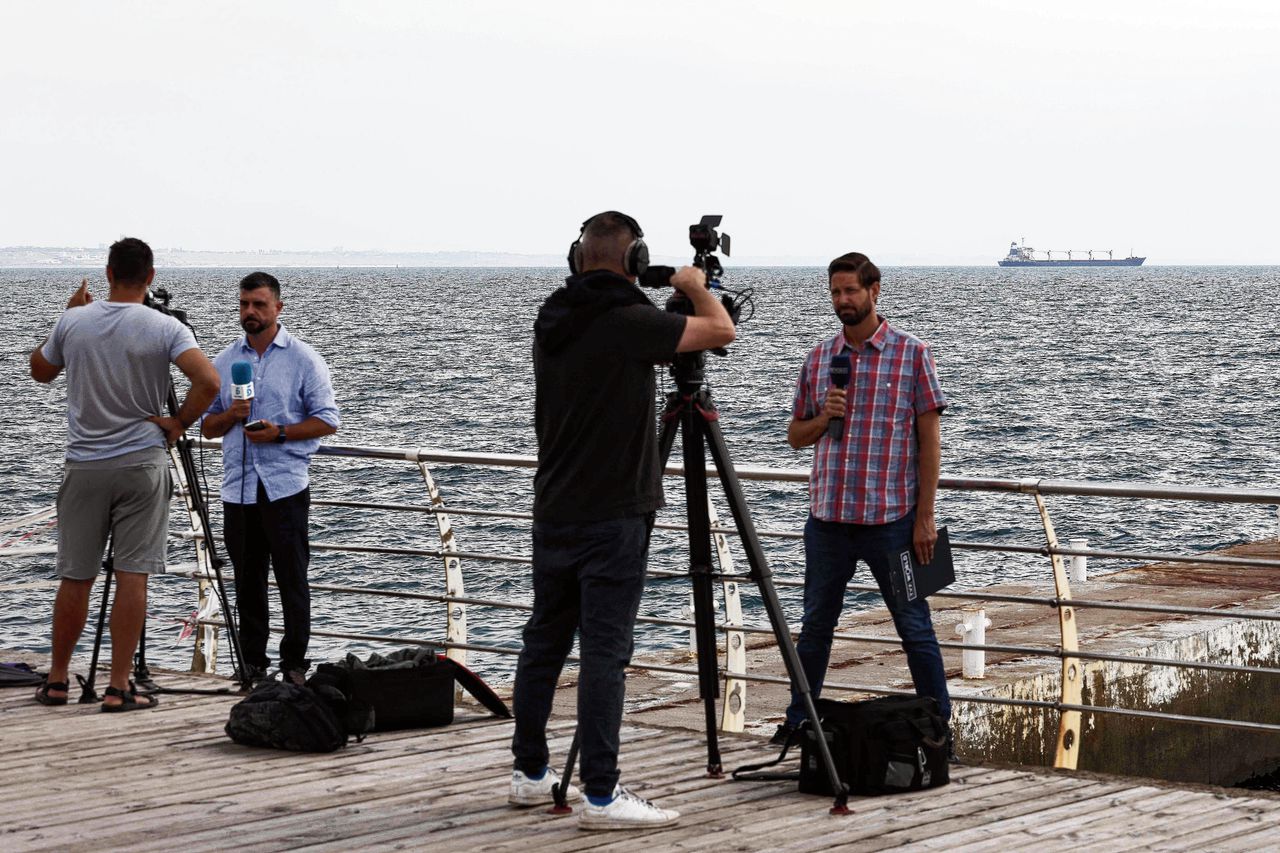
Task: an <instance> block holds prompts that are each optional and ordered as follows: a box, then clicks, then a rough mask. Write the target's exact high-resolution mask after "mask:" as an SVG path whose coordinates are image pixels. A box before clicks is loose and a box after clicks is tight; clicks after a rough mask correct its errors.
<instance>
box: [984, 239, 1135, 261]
mask: <svg viewBox="0 0 1280 853" xmlns="http://www.w3.org/2000/svg"><path fill="white" fill-rule="evenodd" d="M1055 253H1056V254H1059V255H1066V257H1065V258H1055V257H1054V254H1055ZM1043 254H1044V257H1037V256H1036V250H1035V249H1033V248H1031V247H1030V246H1028V245H1026V241H1025V240H1024V241H1023V244H1022V245H1019V244H1018V243H1016V242H1014V243H1010V244H1009V254H1008V255H1005V256H1004V257H1003V258H1001V259H1000V260H999V261H996V263H997V264H999V265H1000V266H1002V267H1140V266H1142V262H1143V261H1145V260H1146V258H1139V257H1136V256H1134V255H1133V254H1132V253H1130V255H1129V257H1127V258H1117V257H1115V253H1114V252H1113V251H1112V250H1111V249H1084V250H1080V249H1065V250H1064V249H1045V250H1044V252H1043ZM1103 254H1105V255H1106V257H1105V258H1103V257H1095V255H1098V256H1101V255H1103ZM1081 255H1083V256H1084V257H1080V256H1081Z"/></svg>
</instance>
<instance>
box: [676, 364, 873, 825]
mask: <svg viewBox="0 0 1280 853" xmlns="http://www.w3.org/2000/svg"><path fill="white" fill-rule="evenodd" d="M702 359H703V354H702V353H693V354H683V355H679V356H677V357H676V361H675V363H674V364H673V366H672V369H671V373H672V376H673V377H674V378H675V380H676V386H677V387H676V390H674V391H672V392H671V393H670V394H668V395H667V402H666V407H665V409H664V410H663V413H662V428H661V431H660V432H659V434H658V448H659V452H660V453H661V455H662V464H663V466H664V467H665V465H666V463H667V460H668V459H669V458H670V456H671V450H672V447H673V445H674V442H675V437H676V432H677V430H678V431H679V433H680V439H681V451H682V455H683V462H684V485H685V514H686V519H687V524H688V533H689V575H690V578H691V579H692V582H693V602H694V636H695V638H696V646H697V656H698V694H699V697H700V698H701V699H702V702H703V709H704V715H705V723H706V731H707V774H708V775H709V776H715V777H719V776H721V775H723V772H724V768H723V766H722V764H721V760H720V744H719V739H718V736H717V734H716V699H718V698H719V697H720V679H719V671H718V667H717V661H718V659H719V653H718V650H717V645H716V634H717V627H716V623H715V601H714V598H713V581H724V580H731V581H738V582H744V581H750V582H752V583H754V584H755V585H756V589H757V590H758V591H759V593H760V599H761V602H762V603H763V604H764V608H765V612H766V613H767V614H768V616H769V624H770V626H771V627H772V628H773V636H774V639H775V640H776V642H777V644H778V650H779V651H780V652H781V654H782V661H783V664H784V665H785V666H786V669H787V676H788V678H789V679H790V681H791V684H792V686H793V687H794V688H795V690H796V692H797V693H798V694H799V695H800V697H801V700H802V701H803V703H804V706H805V712H806V714H807V715H808V717H809V720H810V723H811V725H812V726H813V730H814V731H816V732H820V731H821V730H822V727H821V725H820V724H819V722H818V711H817V708H816V707H815V705H814V701H813V695H812V692H811V691H810V689H809V681H808V679H807V678H805V674H804V669H803V667H802V666H801V664H800V656H799V654H798V653H797V652H796V647H795V643H794V642H793V641H792V639H791V629H790V627H789V626H788V625H787V619H786V615H785V614H784V613H783V612H782V603H781V602H780V601H779V599H778V593H777V590H776V589H775V587H774V585H773V572H772V571H771V570H770V569H769V564H768V561H767V559H766V558H765V555H764V549H763V548H762V547H761V545H760V537H759V535H758V534H757V533H756V529H755V524H754V522H752V520H751V513H750V511H749V510H748V508H747V502H746V498H745V497H744V495H743V493H742V485H741V483H740V482H739V481H738V474H737V471H735V470H734V467H733V461H732V460H731V459H730V458H729V449H728V446H727V445H726V443H725V440H724V434H723V433H722V432H721V431H720V413H719V412H718V411H717V409H716V406H715V403H714V401H713V400H712V399H711V391H710V389H708V388H707V387H706V385H705V384H704V383H703V379H702ZM705 450H710V452H711V461H712V463H713V464H714V466H715V470H716V472H717V474H718V475H719V477H720V484H721V486H722V487H723V488H724V494H725V498H726V500H727V501H728V502H729V510H730V513H731V514H732V516H733V522H734V526H735V527H736V528H737V530H738V536H739V539H740V540H741V542H742V548H743V551H745V552H746V556H747V564H748V566H749V567H750V571H749V572H748V573H747V574H746V575H725V574H722V573H719V572H717V571H715V570H714V569H713V567H712V564H711V551H712V548H711V518H710V511H709V509H708V505H707V499H708V495H707V467H706V459H705V456H704V452H705ZM815 740H816V743H817V747H818V752H819V754H820V755H821V757H822V762H823V765H824V766H825V768H826V771H827V775H828V777H829V779H830V782H831V789H832V790H833V791H836V792H837V794H836V799H835V803H834V804H833V806H832V809H831V811H832V813H833V814H835V813H840V814H843V813H847V811H848V807H847V805H846V803H847V801H848V792H847V789H846V788H845V786H844V783H842V782H841V781H840V778H839V775H838V774H837V772H836V768H835V763H834V761H833V760H832V758H831V752H830V749H829V748H828V745H827V741H826V739H825V738H823V737H817V738H816V739H815Z"/></svg>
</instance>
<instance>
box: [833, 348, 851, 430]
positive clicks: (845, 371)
mask: <svg viewBox="0 0 1280 853" xmlns="http://www.w3.org/2000/svg"><path fill="white" fill-rule="evenodd" d="M852 372H853V361H852V360H851V359H850V358H849V353H847V352H840V353H836V354H835V355H833V356H831V384H832V385H834V386H836V387H837V388H848V387H849V376H850V374H851V373H852ZM827 438H834V439H835V440H836V441H843V440H844V415H841V416H840V417H838V418H832V419H831V420H829V421H827Z"/></svg>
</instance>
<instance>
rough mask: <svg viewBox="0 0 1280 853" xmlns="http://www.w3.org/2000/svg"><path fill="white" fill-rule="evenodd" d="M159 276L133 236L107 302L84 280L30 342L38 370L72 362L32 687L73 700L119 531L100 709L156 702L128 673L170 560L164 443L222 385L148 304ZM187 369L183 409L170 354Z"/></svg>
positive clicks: (55, 698)
mask: <svg viewBox="0 0 1280 853" xmlns="http://www.w3.org/2000/svg"><path fill="white" fill-rule="evenodd" d="M154 277H155V268H154V265H153V259H152V254H151V249H150V247H148V246H147V244H146V243H144V242H142V241H141V240H137V239H134V238H125V239H123V240H120V241H118V242H117V243H115V244H114V245H112V247H111V252H110V254H109V255H108V257H107V281H108V282H110V285H111V289H110V292H109V293H108V295H107V300H106V301H105V302H95V301H94V300H93V297H92V296H90V294H89V283H88V280H85V281H82V282H81V283H80V288H79V289H78V290H77V291H76V292H75V293H74V294H73V295H72V296H71V299H70V301H68V302H67V311H66V313H64V314H63V315H62V316H61V317H59V318H58V322H57V323H56V324H54V327H53V331H52V332H50V333H49V337H48V339H47V340H46V341H45V343H44V344H43V345H42V346H40V347H37V348H36V349H35V351H33V352H32V353H31V377H32V378H33V379H35V380H36V381H37V382H44V383H47V382H52V381H53V379H54V377H56V376H57V375H58V374H59V373H61V372H62V371H63V369H64V368H65V369H66V372H67V460H66V467H65V469H64V472H63V480H62V487H61V488H60V489H59V490H58V576H59V577H60V578H61V579H62V582H61V584H60V585H59V587H58V595H57V598H56V599H55V601H54V605H53V654H52V658H51V662H50V664H49V674H48V676H47V677H46V679H45V683H44V684H42V685H41V686H40V689H39V690H38V691H37V692H36V697H35V698H36V701H38V702H40V703H41V704H44V705H65V704H66V703H67V693H68V687H69V683H68V682H69V679H68V668H69V667H70V665H71V655H72V653H73V652H74V651H75V647H76V643H77V642H78V641H79V639H80V633H81V632H82V631H83V630H84V623H85V620H86V619H87V617H88V612H89V593H90V591H91V590H92V587H93V581H94V579H95V578H96V577H97V576H98V568H99V566H100V565H101V562H102V554H103V551H104V549H105V548H106V546H107V540H108V537H110V538H111V541H112V548H113V559H114V568H115V573H116V574H115V578H116V595H115V601H114V603H113V604H112V607H111V680H110V685H109V686H108V687H107V689H106V691H105V693H106V696H105V698H104V699H103V701H102V710H104V711H132V710H137V709H143V708H150V707H154V705H155V704H156V700H155V697H149V696H139V695H138V694H136V693H135V692H134V690H133V685H132V684H131V683H130V682H129V670H130V667H131V665H132V663H133V653H134V650H135V649H136V648H137V646H138V638H139V636H140V635H141V633H142V625H143V621H144V619H145V615H146V605H147V577H148V576H149V575H152V574H156V573H158V572H162V571H164V552H165V541H166V538H167V536H168V527H169V525H168V518H169V498H170V495H171V493H172V485H171V482H170V479H169V463H168V457H167V454H166V453H165V447H166V445H167V444H172V443H173V442H174V441H176V440H177V439H178V437H179V436H180V435H182V433H183V431H184V430H186V428H187V427H189V426H191V424H193V423H194V422H195V421H196V419H197V418H199V417H200V415H201V414H202V413H203V412H204V410H205V409H207V408H208V407H209V403H210V402H211V401H212V400H213V397H214V395H215V394H217V393H218V373H217V371H215V370H214V369H213V365H212V364H211V363H210V362H209V359H208V358H206V357H205V355H204V353H202V352H201V351H200V349H199V348H198V347H197V346H196V341H195V337H194V336H193V335H192V334H191V331H190V330H189V329H187V328H186V327H185V326H183V325H182V324H181V323H180V322H178V321H177V320H175V319H174V318H173V317H169V316H167V315H165V314H162V313H160V312H159V311H154V310H152V309H151V308H148V307H146V306H145V305H143V304H142V303H143V301H144V299H145V297H146V294H147V288H148V287H149V286H150V284H151V281H152V279H153V278H154ZM171 363H172V364H176V365H177V366H178V368H179V369H180V370H181V371H182V372H183V373H184V374H186V376H187V378H188V379H190V380H191V390H190V392H189V393H188V394H187V398H186V400H185V402H183V404H182V406H181V407H180V409H179V411H178V415H177V417H168V416H165V415H164V414H163V413H164V404H165V401H166V399H167V397H168V392H169V365H170V364H171Z"/></svg>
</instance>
